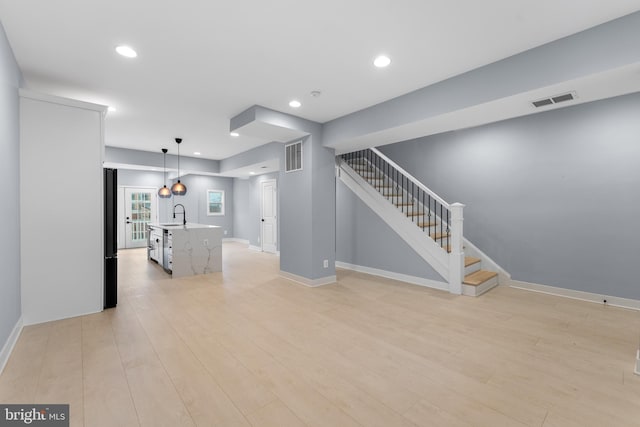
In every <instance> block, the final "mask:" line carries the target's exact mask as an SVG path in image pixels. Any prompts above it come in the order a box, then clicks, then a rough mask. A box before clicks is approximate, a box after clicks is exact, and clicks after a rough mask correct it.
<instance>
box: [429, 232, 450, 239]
mask: <svg viewBox="0 0 640 427" xmlns="http://www.w3.org/2000/svg"><path fill="white" fill-rule="evenodd" d="M430 236H431V238H432V239H433V240H438V239H446V238H447V236H448V237H449V238H450V237H451V235H450V234H447V233H431V234H430Z"/></svg>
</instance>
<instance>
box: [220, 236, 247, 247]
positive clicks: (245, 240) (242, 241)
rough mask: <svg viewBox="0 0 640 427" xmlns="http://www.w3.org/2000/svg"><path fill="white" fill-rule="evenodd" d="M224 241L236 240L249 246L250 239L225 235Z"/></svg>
mask: <svg viewBox="0 0 640 427" xmlns="http://www.w3.org/2000/svg"><path fill="white" fill-rule="evenodd" d="M222 241H223V242H236V243H243V244H245V245H247V246H249V240H248V239H238V238H237V237H225V238H223V239H222Z"/></svg>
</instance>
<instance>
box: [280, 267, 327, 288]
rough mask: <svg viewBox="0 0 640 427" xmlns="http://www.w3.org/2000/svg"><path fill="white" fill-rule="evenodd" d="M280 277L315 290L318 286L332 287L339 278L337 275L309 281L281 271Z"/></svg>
mask: <svg viewBox="0 0 640 427" xmlns="http://www.w3.org/2000/svg"><path fill="white" fill-rule="evenodd" d="M280 275H281V276H282V277H284V278H285V279H289V280H292V281H294V282H296V283H300V284H301V285H305V286H309V287H311V288H315V287H317V286H323V285H330V284H332V283H336V281H337V278H336V276H335V275H333V276H327V277H321V278H319V279H307V278H306V277H302V276H298V275H297V274H293V273H289V272H286V271H282V270H280Z"/></svg>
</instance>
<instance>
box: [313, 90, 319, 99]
mask: <svg viewBox="0 0 640 427" xmlns="http://www.w3.org/2000/svg"><path fill="white" fill-rule="evenodd" d="M320 95H322V92H320V91H319V90H312V91H311V96H313V97H314V98H317V97H319V96H320Z"/></svg>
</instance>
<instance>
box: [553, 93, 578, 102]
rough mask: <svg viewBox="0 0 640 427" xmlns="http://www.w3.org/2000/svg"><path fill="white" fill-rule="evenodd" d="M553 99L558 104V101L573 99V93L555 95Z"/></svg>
mask: <svg viewBox="0 0 640 427" xmlns="http://www.w3.org/2000/svg"><path fill="white" fill-rule="evenodd" d="M551 99H552V100H553V102H554V103H556V104H557V103H558V102H564V101H571V100H572V99H573V95H572V94H570V93H565V94H564V95H558V96H554V97H553V98H551Z"/></svg>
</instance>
